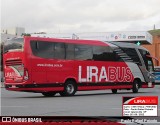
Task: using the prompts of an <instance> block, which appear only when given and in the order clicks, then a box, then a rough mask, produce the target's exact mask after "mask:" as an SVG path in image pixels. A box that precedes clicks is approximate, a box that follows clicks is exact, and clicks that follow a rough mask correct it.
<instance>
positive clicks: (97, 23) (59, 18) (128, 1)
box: [1, 0, 160, 33]
mask: <svg viewBox="0 0 160 125" xmlns="http://www.w3.org/2000/svg"><path fill="white" fill-rule="evenodd" d="M154 25H155V27H156V29H160V0H1V27H2V29H3V28H12V27H24V28H25V31H26V32H27V33H33V32H47V33H83V32H116V31H148V30H152V29H153V27H154Z"/></svg>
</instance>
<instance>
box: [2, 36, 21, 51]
mask: <svg viewBox="0 0 160 125" xmlns="http://www.w3.org/2000/svg"><path fill="white" fill-rule="evenodd" d="M23 47H24V42H23V38H14V39H11V40H7V41H6V42H4V53H6V52H8V51H23Z"/></svg>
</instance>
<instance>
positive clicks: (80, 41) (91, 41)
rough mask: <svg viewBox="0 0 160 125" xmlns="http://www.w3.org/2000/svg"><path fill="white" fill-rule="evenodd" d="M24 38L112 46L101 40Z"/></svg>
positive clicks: (27, 37)
mask: <svg viewBox="0 0 160 125" xmlns="http://www.w3.org/2000/svg"><path fill="white" fill-rule="evenodd" d="M24 38H26V39H29V40H35V41H36V40H42V41H48V42H52V41H55V42H64V43H75V44H88V45H101V46H110V43H107V42H103V41H99V40H77V39H60V38H46V37H30V36H25V37H24Z"/></svg>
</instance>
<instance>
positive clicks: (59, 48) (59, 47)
mask: <svg viewBox="0 0 160 125" xmlns="http://www.w3.org/2000/svg"><path fill="white" fill-rule="evenodd" d="M64 45H65V44H64V43H54V58H55V59H65V46H64Z"/></svg>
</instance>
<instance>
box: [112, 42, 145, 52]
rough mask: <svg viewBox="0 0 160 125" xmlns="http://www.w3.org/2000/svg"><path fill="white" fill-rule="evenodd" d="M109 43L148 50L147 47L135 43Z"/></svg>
mask: <svg viewBox="0 0 160 125" xmlns="http://www.w3.org/2000/svg"><path fill="white" fill-rule="evenodd" d="M109 43H111V44H114V45H116V46H119V47H125V48H137V49H143V50H146V51H148V50H147V49H146V48H144V47H142V46H138V45H136V44H134V43H126V42H109Z"/></svg>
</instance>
